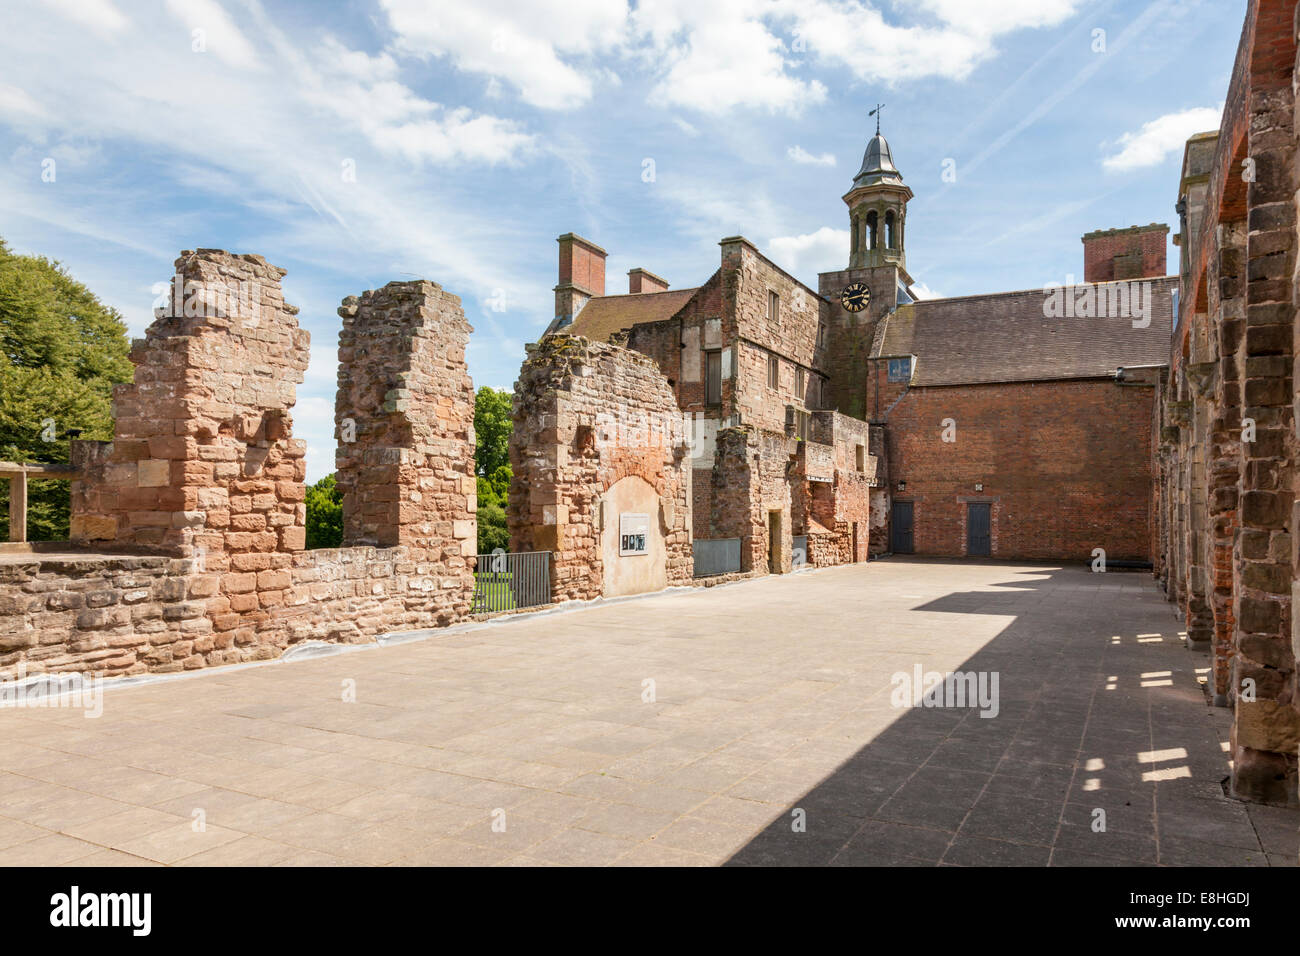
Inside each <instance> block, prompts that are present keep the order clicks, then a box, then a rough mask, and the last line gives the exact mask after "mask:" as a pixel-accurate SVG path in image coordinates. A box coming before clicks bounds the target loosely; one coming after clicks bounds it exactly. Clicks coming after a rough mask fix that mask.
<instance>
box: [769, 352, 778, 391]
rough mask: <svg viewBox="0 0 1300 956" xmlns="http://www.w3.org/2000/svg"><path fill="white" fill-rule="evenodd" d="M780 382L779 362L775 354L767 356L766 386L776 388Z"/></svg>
mask: <svg viewBox="0 0 1300 956" xmlns="http://www.w3.org/2000/svg"><path fill="white" fill-rule="evenodd" d="M780 383H781V362H780V360H779V359H777V357H776V356H775V355H769V356H768V357H767V387H768V388H776V387H778V386H779V385H780Z"/></svg>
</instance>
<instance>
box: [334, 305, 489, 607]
mask: <svg viewBox="0 0 1300 956" xmlns="http://www.w3.org/2000/svg"><path fill="white" fill-rule="evenodd" d="M339 315H340V316H341V317H342V319H343V330H342V332H340V334H339V391H338V399H337V402H336V405H335V419H336V423H337V425H338V429H339V434H340V437H341V441H340V444H339V451H338V461H337V464H338V468H337V471H336V481H337V482H338V486H339V489H340V490H341V491H342V493H343V521H344V525H343V543H344V544H345V545H363V544H377V545H398V544H404V545H409V546H412V547H417V548H423V549H430V548H432V549H434V550H438V551H440V552H443V551H445V553H442V554H441V557H442V558H444V559H446V561H448V562H449V567H448V570H449V571H451V570H454V571H455V575H453V576H457V575H459V576H465V575H466V569H467V563H466V562H465V561H464V560H463V557H464V556H466V555H472V554H473V553H474V551H475V547H476V542H475V535H476V526H475V520H474V513H475V510H476V500H477V499H476V494H477V492H476V487H475V478H474V457H473V449H474V436H473V428H474V386H473V384H472V383H471V382H470V378H469V371H468V369H467V367H466V365H465V348H466V346H467V345H468V343H469V335H470V332H472V331H473V330H472V329H471V328H470V325H469V323H468V322H467V321H466V320H465V313H464V312H463V311H462V309H461V305H460V298H459V297H458V296H455V295H452V294H451V293H448V292H445V291H443V289H442V288H441V287H440V286H438V285H437V284H435V283H433V282H427V281H415V282H390V283H388V285H386V286H384V287H383V288H382V289H378V290H373V291H368V292H365V293H363V294H362V295H361V296H360V297H359V298H358V297H356V296H349V297H348V298H347V299H344V300H343V305H342V306H341V307H340V308H339ZM467 452H468V454H467ZM449 542H454V544H449ZM467 580H469V582H470V585H471V586H472V579H468V578H467Z"/></svg>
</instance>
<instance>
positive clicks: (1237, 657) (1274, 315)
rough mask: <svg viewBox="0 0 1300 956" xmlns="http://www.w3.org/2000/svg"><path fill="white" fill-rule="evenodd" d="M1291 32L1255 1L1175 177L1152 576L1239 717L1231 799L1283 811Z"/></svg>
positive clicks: (1290, 734)
mask: <svg viewBox="0 0 1300 956" xmlns="http://www.w3.org/2000/svg"><path fill="white" fill-rule="evenodd" d="M1298 26H1300V23H1298V22H1297V5H1296V3H1295V0H1253V2H1252V3H1251V4H1250V5H1249V8H1248V12H1247V18H1246V24H1245V28H1244V30H1243V33H1242V42H1241V46H1240V47H1239V49H1238V54H1237V62H1236V65H1235V67H1234V70H1233V76H1232V80H1231V84H1230V87H1229V90H1228V94H1227V97H1226V103H1227V105H1226V107H1225V109H1224V115H1223V121H1222V124H1221V128H1220V131H1219V136H1218V139H1217V142H1215V151H1214V155H1213V157H1212V158H1209V162H1208V164H1207V163H1206V159H1207V157H1206V156H1201V155H1194V154H1193V153H1192V152H1191V151H1189V153H1188V156H1189V159H1188V167H1191V166H1197V167H1198V168H1195V169H1193V168H1185V169H1184V178H1185V180H1186V179H1188V178H1191V177H1193V176H1197V177H1199V182H1207V181H1208V186H1207V187H1206V188H1205V195H1204V202H1203V203H1202V202H1199V201H1198V202H1197V203H1196V204H1195V207H1194V208H1193V209H1192V215H1191V216H1190V218H1189V222H1188V225H1187V227H1186V229H1185V231H1184V235H1183V237H1182V249H1183V256H1184V265H1185V268H1186V269H1187V273H1188V274H1187V277H1186V279H1185V281H1184V283H1183V289H1182V294H1181V295H1180V309H1181V312H1182V314H1181V315H1180V316H1179V321H1178V325H1177V327H1176V329H1175V341H1174V348H1173V357H1172V360H1171V368H1170V371H1169V374H1168V376H1167V377H1166V379H1165V380H1164V381H1163V382H1162V388H1161V392H1160V395H1159V398H1158V401H1157V406H1156V407H1157V415H1158V418H1157V421H1156V430H1157V437H1158V440H1159V445H1158V449H1157V455H1156V462H1157V466H1158V494H1157V501H1158V507H1157V509H1156V514H1157V518H1158V521H1159V524H1160V527H1159V531H1158V534H1157V536H1156V538H1157V541H1158V543H1159V547H1160V554H1159V556H1158V559H1157V562H1156V565H1157V573H1158V575H1159V576H1160V578H1161V580H1162V582H1163V584H1164V587H1165V591H1166V595H1167V596H1168V598H1169V599H1170V600H1171V601H1173V602H1175V603H1176V604H1177V605H1178V607H1179V609H1180V610H1181V612H1182V614H1183V616H1184V620H1185V622H1186V624H1185V626H1186V631H1187V638H1188V646H1189V647H1190V648H1192V649H1194V650H1197V651H1208V653H1209V657H1210V676H1209V682H1208V688H1207V690H1208V691H1209V694H1210V696H1211V699H1212V701H1213V702H1214V703H1215V704H1217V705H1219V706H1226V707H1231V708H1232V710H1233V724H1232V731H1231V739H1230V756H1231V759H1232V777H1231V792H1232V793H1233V795H1235V796H1237V797H1240V798H1242V799H1248V800H1258V801H1264V802H1269V803H1289V804H1295V803H1296V802H1297V799H1298V798H1297V786H1296V783H1297V750H1298V749H1300V695H1298V694H1297V674H1296V654H1297V652H1298V651H1300V627H1298V626H1297V620H1296V615H1295V614H1294V603H1295V599H1296V597H1297V596H1300V583H1298V582H1297V578H1296V572H1297V569H1298V567H1300V561H1298V560H1297V551H1296V548H1297V544H1296V541H1297V538H1296V534H1295V530H1296V528H1295V525H1296V522H1297V520H1300V502H1297V496H1296V490H1297V489H1296V483H1297V481H1300V473H1298V472H1297V469H1296V467H1295V461H1296V453H1297V449H1298V446H1300V441H1298V440H1297V435H1296V419H1295V404H1294V403H1295V402H1296V399H1297V392H1296V389H1295V375H1294V372H1295V367H1294V366H1295V356H1296V355H1297V352H1296V344H1295V337H1296V334H1297V324H1296V322H1295V312H1296V303H1297V302H1298V301H1300V260H1298V258H1297V255H1296V246H1297V239H1298V236H1300V233H1298V230H1297V199H1296V196H1297V193H1296V187H1297V178H1296V168H1295V164H1296V159H1297V149H1296V145H1297V131H1296V127H1295V113H1294V110H1295V93H1294V85H1293V84H1294V77H1295V75H1296V67H1297V49H1296V30H1297V27H1298ZM1203 152H1206V151H1203ZM1246 159H1249V160H1250V161H1251V165H1253V170H1254V175H1253V177H1244V176H1243V175H1242V169H1243V162H1244V160H1246ZM1202 166H1204V167H1205V168H1203V169H1202V168H1199V167H1202ZM1189 205H1190V204H1189ZM1248 428H1249V429H1250V431H1248ZM1252 432H1253V434H1252Z"/></svg>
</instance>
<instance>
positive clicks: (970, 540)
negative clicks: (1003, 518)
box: [966, 501, 993, 558]
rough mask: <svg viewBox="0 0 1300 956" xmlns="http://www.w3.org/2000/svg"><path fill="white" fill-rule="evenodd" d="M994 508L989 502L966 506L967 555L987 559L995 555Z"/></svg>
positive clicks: (974, 502) (972, 503)
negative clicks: (992, 514) (992, 519)
mask: <svg viewBox="0 0 1300 956" xmlns="http://www.w3.org/2000/svg"><path fill="white" fill-rule="evenodd" d="M991 510H992V506H991V505H990V504H989V503H988V502H987V501H971V502H967V504H966V555H967V557H971V558H987V557H990V556H991V555H992V554H993V534H992V530H991V529H992V521H991V520H990V519H991V514H990V512H991Z"/></svg>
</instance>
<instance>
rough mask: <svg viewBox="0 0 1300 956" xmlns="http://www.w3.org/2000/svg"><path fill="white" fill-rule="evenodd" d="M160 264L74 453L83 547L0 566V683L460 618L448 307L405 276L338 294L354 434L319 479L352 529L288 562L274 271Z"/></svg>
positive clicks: (304, 341)
mask: <svg viewBox="0 0 1300 956" xmlns="http://www.w3.org/2000/svg"><path fill="white" fill-rule="evenodd" d="M176 269H177V276H178V279H177V281H176V283H175V284H174V287H173V298H172V302H171V303H170V304H169V306H168V307H167V308H165V309H162V310H160V314H159V315H158V316H157V317H156V321H155V322H154V323H153V325H152V326H150V328H149V330H148V333H147V335H146V337H145V338H144V339H141V340H137V341H136V343H135V344H134V347H133V350H132V360H133V362H134V364H135V377H134V381H133V382H132V383H131V384H129V385H123V386H118V387H117V389H116V390H115V394H114V411H115V431H114V439H113V441H112V442H75V443H74V444H73V448H72V458H73V462H74V464H76V465H77V466H78V468H79V469H80V470H81V475H80V477H79V479H78V480H77V481H75V482H73V488H72V529H73V536H74V541H73V542H72V543H73V544H74V545H75V546H79V547H81V548H84V549H86V554H85V555H84V557H78V558H76V559H75V560H74V559H66V558H62V557H59V558H54V557H42V556H40V555H32V557H31V560H25V559H19V560H12V559H11V560H9V561H7V562H5V563H0V675H4V676H13V675H14V674H15V673H16V669H17V668H19V666H20V665H21V667H23V668H25V669H26V670H27V672H28V673H36V672H39V671H41V670H83V671H91V672H98V673H104V674H114V675H117V674H134V673H143V672H158V673H165V672H168V671H177V670H189V669H194V668H200V667H207V666H214V665H219V664H229V663H236V662H240V661H249V660H266V659H271V658H274V657H278V656H279V655H280V654H281V653H282V652H283V651H284V650H285V649H287V648H288V647H290V646H292V645H294V644H296V643H299V642H301V641H304V640H322V641H330V642H348V643H355V642H361V641H369V640H373V639H374V638H375V636H376V635H378V634H381V633H384V632H387V631H395V630H412V629H419V628H425V627H439V626H446V625H449V624H453V623H456V622H457V621H460V620H463V619H466V618H468V616H469V614H470V608H471V604H472V597H473V587H474V577H473V568H472V562H473V558H472V556H473V553H474V551H475V544H476V537H477V533H476V532H477V529H476V525H475V518H474V512H475V509H476V506H477V502H476V495H475V487H474V471H473V469H474V464H473V462H474V433H473V414H474V412H473V408H474V400H473V386H472V383H471V382H470V379H469V375H468V371H467V369H466V365H465V348H466V345H467V344H468V340H469V333H470V327H469V324H468V323H467V322H466V321H465V318H464V314H463V312H462V311H461V308H460V300H459V299H458V298H457V297H456V296H453V295H450V294H448V293H445V292H444V291H443V290H442V289H441V288H440V287H438V286H437V285H436V284H434V283H431V282H423V281H420V282H409V283H406V282H404V283H391V284H390V285H389V286H387V287H385V288H384V289H381V290H378V291H375V292H366V293H365V294H363V295H362V296H360V297H357V298H349V299H348V300H345V302H344V306H343V308H342V309H341V310H340V311H341V312H342V313H343V314H344V319H345V322H344V330H343V333H342V334H341V335H340V358H341V360H342V362H343V369H342V371H341V375H340V391H339V398H338V403H337V409H338V414H339V417H340V419H343V418H351V419H352V424H353V426H354V427H355V433H354V434H352V435H351V437H352V438H353V439H354V440H353V441H345V442H343V444H342V446H341V447H340V450H339V463H340V484H341V485H345V486H346V487H347V488H348V490H349V493H350V494H351V495H352V502H351V504H352V508H351V515H352V516H353V517H354V518H356V517H357V516H360V520H359V521H354V522H353V523H352V524H351V525H350V532H351V535H350V536H351V539H352V540H350V541H349V542H348V544H349V545H350V546H348V547H343V548H338V549H330V550H318V551H305V550H303V546H304V544H305V540H304V538H305V526H306V521H305V519H306V507H305V505H304V503H303V501H304V496H305V486H304V482H303V479H304V474H305V463H304V455H305V443H304V442H302V441H301V440H299V439H295V438H293V437H292V419H291V417H290V409H291V408H292V407H293V405H294V402H295V399H296V385H297V384H298V383H300V382H301V381H302V379H303V373H304V371H305V369H306V367H307V361H308V354H309V338H308V335H307V333H306V331H304V330H302V329H300V328H299V327H298V323H297V318H296V313H297V309H296V308H294V307H293V306H291V305H288V304H287V303H285V302H284V299H283V296H282V294H281V291H280V279H281V277H282V276H283V275H284V270H282V269H278V268H276V267H274V266H272V265H270V264H268V263H267V262H266V260H264V259H262V258H261V257H260V256H251V255H231V254H229V253H226V252H223V251H220V250H203V249H201V250H199V251H198V252H194V253H190V252H186V253H182V255H181V257H180V258H179V259H178V260H177V262H176ZM389 459H391V461H390V460H389ZM372 502H379V503H380V506H379V507H378V508H371V507H369V505H370V504H371V503H372ZM367 538H373V542H369V541H367V540H366V539H367ZM92 548H93V549H94V551H93V552H92V551H91V550H90V549H92Z"/></svg>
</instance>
